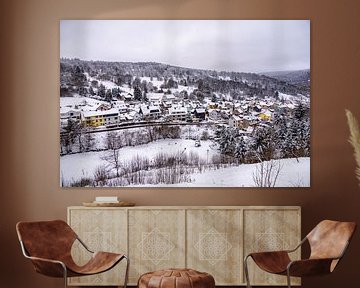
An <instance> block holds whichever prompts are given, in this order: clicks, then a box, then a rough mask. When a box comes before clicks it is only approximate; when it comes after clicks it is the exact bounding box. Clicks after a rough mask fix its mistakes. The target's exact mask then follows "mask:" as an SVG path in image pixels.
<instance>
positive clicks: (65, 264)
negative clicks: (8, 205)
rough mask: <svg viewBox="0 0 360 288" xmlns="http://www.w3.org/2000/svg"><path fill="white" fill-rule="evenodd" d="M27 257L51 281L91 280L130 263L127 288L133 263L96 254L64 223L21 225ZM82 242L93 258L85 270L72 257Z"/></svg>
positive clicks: (108, 254)
mask: <svg viewBox="0 0 360 288" xmlns="http://www.w3.org/2000/svg"><path fill="white" fill-rule="evenodd" d="M16 231H17V234H18V237H19V241H20V245H21V249H22V252H23V254H24V256H25V257H26V258H28V259H30V260H31V262H32V264H33V265H34V268H35V271H36V272H38V273H40V274H43V275H46V276H50V277H59V278H64V286H65V287H67V277H79V276H88V275H93V274H98V273H102V272H105V271H108V270H110V269H112V268H113V267H115V266H116V265H117V264H118V263H119V262H120V261H121V260H123V259H125V260H126V261H127V265H126V272H125V281H124V288H126V285H127V279H128V270H129V259H128V257H127V256H126V255H125V254H117V253H110V252H93V251H91V250H90V249H89V248H88V247H87V246H86V245H85V243H84V242H82V241H81V239H80V238H79V237H78V235H76V233H75V232H74V231H73V230H72V229H71V227H70V226H69V225H68V224H66V222H64V221H62V220H54V221H40V222H19V223H17V225H16ZM75 241H79V242H80V243H81V244H82V245H83V246H84V248H85V249H86V250H87V251H88V252H89V253H91V254H92V257H91V258H90V260H89V261H88V262H87V263H86V264H85V265H83V266H78V265H77V264H76V263H75V262H74V260H73V258H72V256H71V247H72V245H73V243H74V242H75Z"/></svg>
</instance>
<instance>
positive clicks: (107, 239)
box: [83, 227, 115, 251]
mask: <svg viewBox="0 0 360 288" xmlns="http://www.w3.org/2000/svg"><path fill="white" fill-rule="evenodd" d="M83 238H84V242H85V243H86V245H88V246H89V247H91V249H93V250H94V251H111V250H112V248H113V247H114V246H115V245H114V244H113V243H112V242H111V232H110V231H108V232H105V231H101V230H100V228H99V227H96V228H95V229H94V230H93V231H91V232H84V236H83Z"/></svg>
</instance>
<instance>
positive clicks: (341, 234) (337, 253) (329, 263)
mask: <svg viewBox="0 0 360 288" xmlns="http://www.w3.org/2000/svg"><path fill="white" fill-rule="evenodd" d="M355 229H356V223H354V222H338V221H331V220H324V221H322V222H320V223H319V224H318V225H317V226H316V227H315V228H314V229H313V230H312V231H311V232H310V233H309V234H308V235H307V236H306V237H305V238H304V239H303V240H302V241H301V242H300V244H299V245H298V246H297V247H296V248H295V249H292V250H286V251H269V252H257V253H250V254H249V255H247V256H246V257H245V259H244V272H245V278H246V283H247V287H251V285H250V281H249V272H248V267H247V260H248V258H249V257H251V258H252V259H253V260H254V262H255V263H256V264H257V265H258V266H259V267H260V268H261V269H262V270H264V271H266V272H269V273H273V274H279V275H286V276H287V283H288V287H289V288H291V282H290V277H291V276H295V277H304V276H315V275H324V274H329V273H331V272H333V271H334V269H335V267H336V266H337V264H338V263H339V261H340V260H341V258H342V257H343V256H344V254H345V251H346V249H347V247H348V245H349V242H350V240H351V238H352V235H353V234H354V232H355ZM306 241H308V242H309V245H310V249H311V253H310V257H309V258H308V259H301V260H295V261H292V260H291V259H290V257H289V253H291V252H294V251H296V250H297V249H298V248H299V247H300V246H301V245H302V244H304V243H305V242H306Z"/></svg>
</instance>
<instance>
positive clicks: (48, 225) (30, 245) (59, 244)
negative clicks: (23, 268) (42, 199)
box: [16, 220, 76, 260]
mask: <svg viewBox="0 0 360 288" xmlns="http://www.w3.org/2000/svg"><path fill="white" fill-rule="evenodd" d="M16 231H17V233H18V237H19V240H20V241H22V242H23V243H24V246H25V249H26V251H27V253H28V254H29V255H30V256H34V257H41V258H47V259H56V260H61V259H67V258H68V257H69V256H70V255H71V247H72V245H73V243H74V241H75V239H76V234H75V232H74V231H73V230H72V229H71V228H70V226H69V225H67V224H66V222H64V221H62V220H54V221H40V222H19V223H18V224H17V225H16Z"/></svg>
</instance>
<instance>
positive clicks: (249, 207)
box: [68, 206, 301, 210]
mask: <svg viewBox="0 0 360 288" xmlns="http://www.w3.org/2000/svg"><path fill="white" fill-rule="evenodd" d="M68 209H131V210H136V209H139V210H144V209H149V210H151V209H159V210H160V209H164V210H169V209H170V210H172V209H174V210H186V209H195V210H196V209H199V210H202V209H221V210H232V209H234V210H238V209H246V210H251V209H254V210H257V209H260V210H261V209H282V210H301V206H132V207H85V206H69V207H68Z"/></svg>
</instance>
